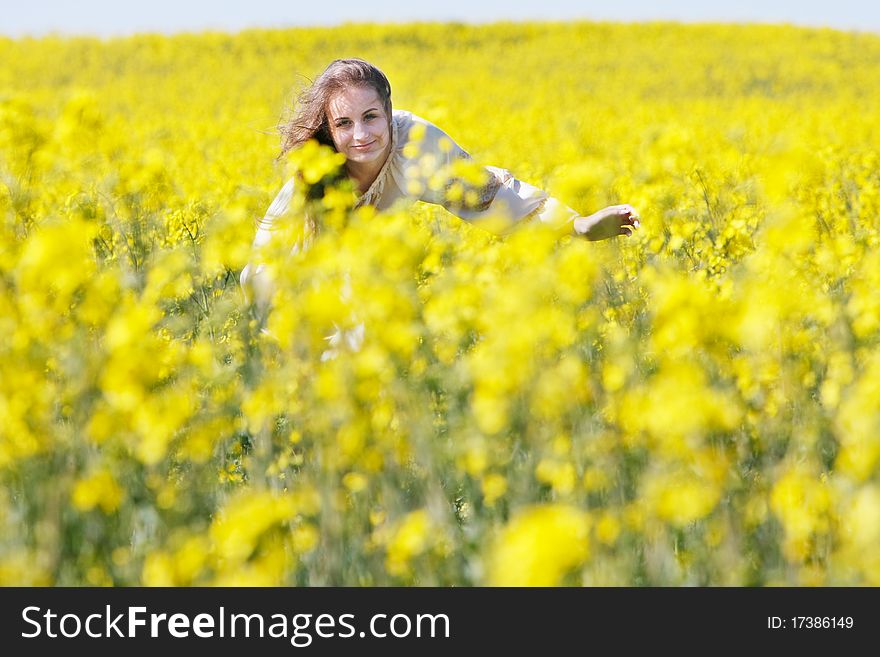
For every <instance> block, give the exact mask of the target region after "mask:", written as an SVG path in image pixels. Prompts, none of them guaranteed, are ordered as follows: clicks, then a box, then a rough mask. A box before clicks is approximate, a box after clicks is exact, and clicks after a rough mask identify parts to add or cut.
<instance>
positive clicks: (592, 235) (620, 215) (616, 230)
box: [574, 204, 639, 241]
mask: <svg viewBox="0 0 880 657" xmlns="http://www.w3.org/2000/svg"><path fill="white" fill-rule="evenodd" d="M638 227H639V213H638V212H636V210H635V208H634V207H633V206H631V205H628V204H623V205H611V206H609V207H607V208H603V209H602V210H599V211H598V212H594V213H593V214H591V215H590V216H589V217H578V218H577V219H575V220H574V232H575V233H576V234H578V235H583V236H584V237H586V238H587V239H588V240H592V241H596V240H607V239H609V238H611V237H617V236H618V235H626V236H630V235H632V233H633V231H634V230H636V229H637V228H638Z"/></svg>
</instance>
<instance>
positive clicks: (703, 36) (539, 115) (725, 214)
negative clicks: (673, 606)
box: [0, 23, 880, 586]
mask: <svg viewBox="0 0 880 657" xmlns="http://www.w3.org/2000/svg"><path fill="white" fill-rule="evenodd" d="M351 56H356V57H362V58H364V59H367V60H368V61H371V62H373V63H375V64H376V65H378V66H379V67H380V68H382V69H383V70H384V71H385V72H386V74H387V75H388V77H389V78H390V80H391V83H392V87H393V101H394V104H395V107H397V108H402V109H408V110H411V111H413V112H414V113H416V114H418V115H420V116H423V117H425V118H427V119H429V120H431V121H433V122H435V123H436V124H438V125H439V126H441V127H442V128H443V129H444V130H445V131H446V132H448V133H449V134H450V135H451V136H452V137H453V138H454V139H455V140H456V141H457V142H458V143H459V144H460V145H462V146H463V147H464V148H465V149H467V150H468V151H469V152H470V153H472V154H473V155H474V157H475V158H476V159H477V160H478V161H479V162H481V163H483V164H487V165H496V166H502V167H505V168H508V169H510V170H511V171H513V172H514V173H515V174H516V175H517V176H518V177H519V178H521V179H523V180H526V181H528V182H531V183H533V184H535V185H537V186H539V187H542V188H544V189H547V190H549V191H550V192H551V193H553V194H554V195H556V196H557V197H559V198H560V199H561V200H563V201H565V202H567V203H568V204H569V205H571V206H572V207H575V208H577V209H579V210H580V211H582V212H583V213H585V214H588V213H590V212H593V211H595V210H598V209H599V208H601V207H603V206H605V205H609V204H612V203H622V202H626V203H631V204H632V205H634V206H635V207H636V208H637V209H638V210H639V212H640V214H641V216H642V229H641V230H640V231H638V232H637V233H636V234H635V236H633V237H631V238H628V239H625V238H621V239H618V240H613V241H607V242H598V243H589V242H585V241H582V240H576V239H572V238H570V237H562V238H560V236H558V235H556V234H553V233H552V232H550V231H548V230H542V229H541V227H540V226H535V225H532V224H529V223H527V224H525V225H522V226H519V227H518V228H517V229H515V230H514V231H512V232H511V233H510V234H509V235H507V236H506V237H504V238H503V239H501V238H498V237H496V236H495V235H493V234H491V233H489V232H487V231H484V230H482V229H480V228H479V227H474V226H470V225H467V224H464V223H462V222H461V221H459V220H458V219H456V218H454V217H452V216H451V215H449V214H447V213H446V212H445V211H444V210H442V209H439V208H437V207H433V206H426V205H425V206H422V205H419V206H417V207H415V208H414V209H413V210H411V211H407V212H396V213H383V214H377V213H375V212H374V211H371V210H370V209H359V210H356V211H353V210H351V198H352V195H351V193H350V192H347V191H346V190H344V189H343V190H337V191H334V192H332V193H329V194H327V195H326V196H325V197H324V198H323V200H317V201H315V200H311V201H310V200H308V199H307V198H306V197H305V195H302V196H301V197H300V198H299V200H298V203H300V206H299V207H304V205H305V204H307V203H308V204H310V205H311V206H312V207H311V212H313V213H315V215H317V216H320V217H321V222H322V224H323V230H322V232H321V234H320V236H319V237H318V239H316V240H315V242H314V245H313V248H312V249H310V250H309V251H307V252H306V253H305V254H301V255H299V256H296V257H294V258H292V259H290V260H287V261H285V263H284V264H285V266H284V267H283V269H281V270H280V272H279V284H278V290H277V293H276V297H275V310H274V311H273V312H272V313H271V314H270V315H269V318H268V320H267V324H266V329H267V330H266V331H261V330H260V328H261V327H260V325H259V322H258V318H257V317H256V316H255V314H254V312H253V309H252V308H250V307H248V306H247V305H246V303H245V300H244V297H243V295H242V292H241V289H240V287H239V285H238V275H239V273H240V271H241V269H242V268H243V266H244V265H245V263H246V262H247V261H248V259H249V257H250V255H251V246H250V245H251V240H252V239H253V235H254V231H255V226H256V221H257V220H258V219H259V218H260V217H261V216H262V215H263V213H264V212H265V210H266V208H267V206H268V204H269V203H270V201H271V199H272V197H273V196H274V194H275V192H276V191H277V190H278V188H280V186H281V185H282V184H283V182H284V180H285V179H286V178H287V177H288V176H289V175H291V171H292V169H293V168H298V169H299V170H300V171H302V172H303V173H304V175H305V177H306V179H314V180H318V179H320V178H321V176H322V175H323V173H325V172H326V171H328V170H329V168H328V167H331V165H332V159H333V158H332V157H331V156H330V155H328V154H327V153H325V152H322V151H319V150H317V149H307V150H304V151H302V152H299V153H296V154H293V155H292V156H291V157H289V158H287V161H284V162H276V161H275V156H276V155H277V153H278V151H279V138H278V134H277V132H276V126H277V124H278V122H279V119H280V117H281V114H282V112H283V110H284V108H285V106H286V105H288V104H289V102H290V99H291V98H292V91H293V90H295V89H296V88H297V87H299V86H302V85H303V84H304V83H305V82H306V81H307V78H310V77H314V76H315V75H317V74H318V73H319V72H320V71H321V70H322V69H323V68H324V66H326V65H327V64H328V63H329V62H330V61H331V60H332V59H334V58H337V57H351ZM878 102H880V37H876V36H871V35H867V34H856V33H843V32H837V31H831V30H816V29H798V28H794V27H785V26H754V25H753V26H721V25H692V26H683V25H677V24H671V23H654V24H638V25H635V24H634V25H621V24H593V23H570V24H538V23H531V24H497V25H491V26H480V27H473V26H463V25H440V24H421V25H401V26H370V25H360V26H352V25H349V26H344V27H340V28H333V29H324V28H322V29H296V30H280V31H247V32H243V33H241V34H238V35H226V34H212V33H208V34H183V35H178V36H173V37H167V36H155V35H143V36H135V37H130V38H124V39H114V40H106V41H101V40H97V39H85V38H82V39H73V38H57V37H46V38H40V39H21V40H10V39H0V336H2V338H0V584H3V585H9V584H18V585H141V584H145V585H179V586H186V585H215V584H217V585H326V584H334V585H337V584H345V585H391V584H417V585H444V586H446V585H496V584H497V585H508V584H513V585H517V584H537V585H561V584H574V585H649V586H654V585H674V586H678V585H737V586H739V585H779V584H785V585H873V586H878V585H880V349H878V344H880V294H878V290H880V151H878V144H880V113H878V112H877V104H878ZM291 226H292V227H293V228H294V230H296V222H292V223H291ZM360 322H362V323H363V324H364V326H365V341H364V344H363V347H362V348H361V349H360V350H359V351H351V350H341V351H340V352H339V353H338V354H337V356H336V357H335V358H330V359H327V358H324V359H322V358H321V355H322V353H323V352H324V350H325V349H326V348H327V345H326V341H325V340H324V336H326V335H328V334H329V333H331V332H332V331H333V329H334V326H336V327H339V328H346V327H348V328H351V327H353V326H355V325H356V324H358V323H360Z"/></svg>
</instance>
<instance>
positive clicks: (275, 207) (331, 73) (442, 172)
mask: <svg viewBox="0 0 880 657" xmlns="http://www.w3.org/2000/svg"><path fill="white" fill-rule="evenodd" d="M282 134H283V137H284V141H283V146H282V153H281V154H282V155H284V154H285V153H287V152H288V151H290V150H291V149H295V148H298V147H299V146H301V145H302V144H304V143H305V142H307V141H308V140H310V139H315V140H317V141H318V142H319V143H321V144H324V145H326V146H330V147H332V148H333V149H334V150H336V151H337V152H338V153H341V154H342V155H344V156H345V173H346V174H347V175H348V176H349V177H350V178H351V179H352V181H353V182H354V185H355V188H356V190H357V193H358V194H359V197H358V199H357V203H356V205H357V206H360V205H367V204H369V205H373V206H376V208H378V209H379V210H384V209H387V208H390V207H391V206H392V205H394V204H395V203H397V202H398V201H401V200H402V199H406V200H410V201H416V200H419V201H426V202H428V203H436V204H439V205H442V206H444V207H445V208H446V209H448V210H449V211H450V212H452V213H453V214H456V215H457V216H459V217H460V218H462V219H465V220H467V221H471V222H477V223H478V222H480V220H481V219H484V218H489V217H497V216H499V215H501V216H504V217H508V218H510V219H511V220H512V221H513V222H514V223H516V222H519V221H522V220H524V219H527V218H533V217H534V218H536V219H538V220H540V221H542V222H547V223H552V224H554V225H566V226H570V228H569V232H571V233H572V234H575V235H580V236H583V237H585V238H586V239H589V240H603V239H607V238H610V237H614V236H617V235H629V234H631V233H632V231H633V230H635V229H636V228H638V227H639V216H638V214H637V213H636V211H635V210H634V209H633V207H632V206H630V205H613V206H610V207H607V208H604V209H602V210H599V211H598V212H596V213H594V214H591V215H588V216H580V215H579V214H578V213H577V212H575V211H574V210H572V209H571V208H568V207H566V206H565V205H563V204H562V203H560V202H559V201H557V200H556V199H554V198H552V197H550V196H548V195H547V194H546V193H545V192H543V191H541V190H540V189H537V188H535V187H533V186H531V185H529V184H527V183H525V182H522V181H520V180H517V179H516V178H514V177H513V176H512V175H511V174H510V172H509V171H507V170H505V169H499V168H496V167H486V168H485V174H486V177H485V180H486V181H485V183H483V184H481V185H478V186H474V185H473V184H466V183H464V181H458V182H461V183H462V184H461V185H459V190H458V193H457V194H451V193H450V190H451V189H452V188H453V186H454V185H455V183H456V182H457V181H456V179H455V177H454V170H455V166H454V165H455V162H456V160H459V159H465V160H467V159H470V156H469V155H468V154H467V153H466V152H465V151H464V150H462V149H461V148H460V147H459V146H458V145H457V144H456V143H455V142H454V141H452V139H450V138H449V137H448V136H447V135H446V134H445V133H444V132H443V131H442V130H440V129H439V128H438V127H437V126H435V125H433V124H432V123H430V122H428V121H426V120H424V119H421V118H419V117H417V116H415V115H413V114H411V113H410V112H405V111H401V110H392V107H391V85H390V84H389V83H388V79H387V78H386V77H385V75H384V74H383V73H382V71H380V70H379V69H378V68H376V67H375V66H373V65H371V64H369V63H367V62H365V61H363V60H360V59H337V60H336V61H334V62H333V63H331V64H330V65H329V66H328V67H327V69H326V70H325V71H324V72H323V73H322V74H321V75H320V76H319V77H318V79H317V80H315V82H314V83H313V84H312V85H311V86H310V87H309V88H308V89H307V90H306V91H305V92H304V93H303V95H302V96H301V97H300V102H299V105H298V110H297V112H296V114H295V115H294V116H293V118H292V119H291V120H290V122H289V123H287V125H285V126H284V127H283V128H282ZM438 176H439V177H440V178H441V179H442V180H444V181H445V183H444V184H440V185H437V184H436V181H437V179H438ZM295 184H297V181H296V178H292V179H291V180H289V181H288V182H287V184H285V185H284V187H283V188H282V189H281V191H280V192H279V193H278V196H277V197H276V198H275V200H274V201H273V203H272V205H271V206H270V207H269V209H268V211H267V213H266V216H265V217H264V218H263V220H262V221H261V222H260V225H259V230H258V232H257V236H256V239H255V241H254V246H255V248H259V247H262V246H264V245H265V244H266V243H267V242H268V241H269V240H270V239H271V237H272V234H273V228H275V223H276V221H277V220H278V219H279V218H280V217H282V216H283V215H284V214H285V212H286V211H287V209H288V207H289V205H290V202H291V199H292V198H293V190H294V185H295ZM462 188H464V189H467V190H468V191H469V192H470V193H469V194H462V193H461V190H462ZM294 248H295V249H298V248H299V245H296V246H295V247H294ZM241 284H242V287H243V288H244V290H245V292H246V294H247V295H248V297H249V298H250V297H252V298H253V299H254V300H255V302H256V303H257V305H258V307H260V308H261V309H262V310H264V311H265V310H266V309H267V307H268V303H269V299H270V298H271V283H270V281H268V280H267V277H266V275H265V271H264V268H263V267H262V266H260V265H259V264H258V263H250V264H249V265H248V266H247V267H245V269H244V270H243V271H242V274H241ZM337 337H338V336H337ZM332 343H333V340H332V339H331V344H332Z"/></svg>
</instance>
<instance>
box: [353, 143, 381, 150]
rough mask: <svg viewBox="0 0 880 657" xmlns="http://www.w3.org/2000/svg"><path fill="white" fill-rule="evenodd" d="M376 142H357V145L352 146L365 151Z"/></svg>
mask: <svg viewBox="0 0 880 657" xmlns="http://www.w3.org/2000/svg"><path fill="white" fill-rule="evenodd" d="M375 143H376V142H375V141H371V142H370V143H369V144H357V145H354V146H352V148H353V149H354V150H356V151H364V150H366V149H368V148H369V147H370V146H372V145H373V144H375Z"/></svg>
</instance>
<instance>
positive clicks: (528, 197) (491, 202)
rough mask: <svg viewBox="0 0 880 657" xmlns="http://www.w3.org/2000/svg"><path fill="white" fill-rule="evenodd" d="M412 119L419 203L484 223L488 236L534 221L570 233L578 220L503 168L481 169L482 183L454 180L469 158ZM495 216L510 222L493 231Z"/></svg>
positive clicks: (423, 122) (421, 121)
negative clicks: (491, 233) (458, 164)
mask: <svg viewBox="0 0 880 657" xmlns="http://www.w3.org/2000/svg"><path fill="white" fill-rule="evenodd" d="M411 121H412V123H413V127H412V128H410V134H411V135H412V138H411V139H412V141H411V144H410V147H411V148H412V153H411V154H412V155H414V158H415V159H416V160H417V161H418V164H417V165H416V166H415V169H416V171H417V172H418V174H419V175H418V176H416V177H417V178H418V180H417V182H416V183H415V190H416V191H418V192H419V194H418V199H419V200H420V201H425V202H427V203H435V204H438V205H442V206H443V207H445V208H446V209H447V210H449V211H450V212H452V213H453V214H455V215H456V216H458V217H460V218H461V219H464V220H466V221H470V222H472V223H475V224H480V223H481V222H485V225H486V227H488V228H489V229H490V230H492V231H493V232H501V233H503V232H506V229H509V228H512V227H513V226H516V225H517V224H519V223H521V222H522V221H524V220H527V219H531V218H533V217H534V218H537V219H538V220H539V221H541V222H542V223H545V224H549V225H553V226H554V227H556V228H560V229H561V228H563V227H564V228H566V229H567V230H568V231H569V232H570V231H571V230H573V226H572V223H573V222H574V220H575V219H576V218H577V217H579V216H580V215H579V213H578V212H576V211H575V210H572V209H571V208H570V207H568V206H566V205H565V204H564V203H562V202H560V201H558V200H557V199H555V198H553V197H552V196H550V195H549V194H547V193H546V192H545V191H543V190H541V189H538V188H537V187H534V186H533V185H530V184H529V183H526V182H523V181H522V180H519V179H517V178H515V177H514V176H513V174H511V173H510V171H508V170H507V169H501V168H498V167H492V166H488V167H483V168H482V169H483V172H484V173H483V176H482V181H481V184H474V182H473V181H472V180H465V179H463V178H461V177H458V176H456V174H455V170H456V162H457V161H470V160H471V156H470V155H469V154H468V153H467V152H466V151H465V150H464V149H463V148H461V147H460V146H459V145H458V144H456V143H455V142H454V141H453V140H452V139H451V138H450V137H449V136H448V135H447V134H446V133H445V132H443V131H442V130H441V129H440V128H438V127H437V126H435V125H434V124H433V123H431V122H429V121H426V120H424V119H420V118H419V117H416V116H412V117H411ZM419 133H421V134H419ZM416 152H417V153H418V154H417V155H416V154H415V153H416ZM438 177H439V178H440V181H438ZM431 178H433V184H432V181H431ZM411 184H412V183H411ZM499 218H504V219H507V220H508V221H510V220H512V222H513V223H512V225H511V224H508V225H507V226H505V229H504V230H498V226H499V222H498V219H499ZM502 225H503V224H502Z"/></svg>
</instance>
